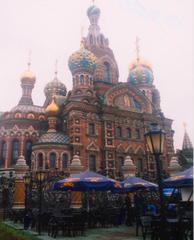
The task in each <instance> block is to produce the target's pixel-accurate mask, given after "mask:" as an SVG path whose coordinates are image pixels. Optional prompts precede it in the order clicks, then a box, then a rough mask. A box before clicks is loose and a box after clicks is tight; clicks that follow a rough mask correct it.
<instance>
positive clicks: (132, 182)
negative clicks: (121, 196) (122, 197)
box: [121, 177, 158, 192]
mask: <svg viewBox="0 0 194 240" xmlns="http://www.w3.org/2000/svg"><path fill="white" fill-rule="evenodd" d="M121 185H122V186H123V191H124V192H133V191H137V190H141V189H149V190H156V189H157V188H158V185H157V184H155V183H152V182H148V181H146V180H144V179H142V178H138V177H128V178H126V179H125V180H124V181H123V182H121Z"/></svg>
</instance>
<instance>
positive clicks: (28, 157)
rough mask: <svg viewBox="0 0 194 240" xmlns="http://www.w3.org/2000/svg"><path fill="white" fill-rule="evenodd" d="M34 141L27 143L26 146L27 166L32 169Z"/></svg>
mask: <svg viewBox="0 0 194 240" xmlns="http://www.w3.org/2000/svg"><path fill="white" fill-rule="evenodd" d="M31 154H32V141H30V140H29V141H27V142H26V145H25V159H26V164H27V165H28V166H29V167H31Z"/></svg>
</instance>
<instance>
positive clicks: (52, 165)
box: [49, 153, 57, 168]
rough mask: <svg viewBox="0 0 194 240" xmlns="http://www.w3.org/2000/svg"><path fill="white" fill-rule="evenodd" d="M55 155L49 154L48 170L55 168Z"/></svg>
mask: <svg viewBox="0 0 194 240" xmlns="http://www.w3.org/2000/svg"><path fill="white" fill-rule="evenodd" d="M56 158H57V157H56V153H51V154H50V157H49V162H50V168H56Z"/></svg>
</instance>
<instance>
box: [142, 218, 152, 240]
mask: <svg viewBox="0 0 194 240" xmlns="http://www.w3.org/2000/svg"><path fill="white" fill-rule="evenodd" d="M140 224H141V230H142V236H143V240H145V239H146V236H147V234H152V233H153V231H152V218H151V217H150V216H141V217H140Z"/></svg>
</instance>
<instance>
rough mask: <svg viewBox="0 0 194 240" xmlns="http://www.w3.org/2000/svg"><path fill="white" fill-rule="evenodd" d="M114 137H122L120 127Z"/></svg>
mask: <svg viewBox="0 0 194 240" xmlns="http://www.w3.org/2000/svg"><path fill="white" fill-rule="evenodd" d="M116 137H122V129H121V127H117V128H116Z"/></svg>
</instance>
